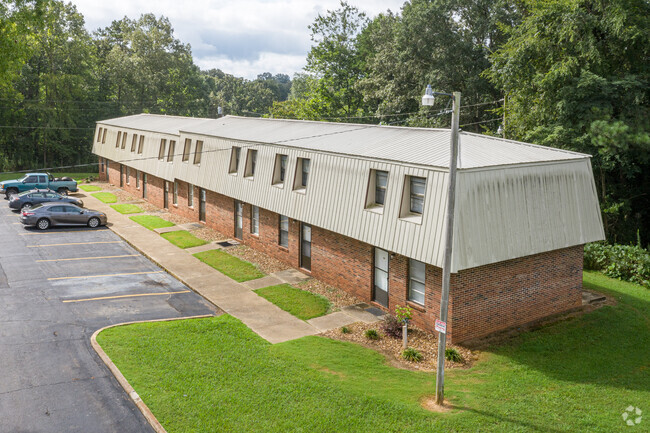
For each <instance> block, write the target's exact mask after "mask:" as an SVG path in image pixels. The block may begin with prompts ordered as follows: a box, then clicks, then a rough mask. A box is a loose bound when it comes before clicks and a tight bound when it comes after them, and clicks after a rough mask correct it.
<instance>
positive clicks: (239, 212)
mask: <svg viewBox="0 0 650 433" xmlns="http://www.w3.org/2000/svg"><path fill="white" fill-rule="evenodd" d="M243 229H244V204H243V203H242V202H240V201H239V200H235V237H236V238H237V239H242V236H243V234H244V230H243Z"/></svg>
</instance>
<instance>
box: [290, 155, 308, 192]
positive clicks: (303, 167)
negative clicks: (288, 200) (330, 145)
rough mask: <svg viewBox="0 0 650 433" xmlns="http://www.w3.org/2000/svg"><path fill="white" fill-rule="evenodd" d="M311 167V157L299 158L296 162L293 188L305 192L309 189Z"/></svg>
mask: <svg viewBox="0 0 650 433" xmlns="http://www.w3.org/2000/svg"><path fill="white" fill-rule="evenodd" d="M310 169H311V161H310V160H309V159H307V158H298V161H297V163H296V177H295V180H294V182H293V189H294V190H295V191H299V192H304V191H305V190H306V189H307V183H308V182H309V171H310Z"/></svg>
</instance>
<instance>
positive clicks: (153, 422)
mask: <svg viewBox="0 0 650 433" xmlns="http://www.w3.org/2000/svg"><path fill="white" fill-rule="evenodd" d="M206 317H215V316H214V315H212V314H204V315H202V316H188V317H173V318H170V319H156V320H136V321H133V322H124V323H116V324H114V325H109V326H105V327H103V328H101V329H98V330H97V331H95V332H94V333H93V335H92V336H91V337H90V345H91V346H92V347H93V349H94V350H95V352H97V355H99V357H100V358H101V360H102V361H103V362H104V364H106V366H107V367H108V369H109V370H110V371H111V373H112V374H113V376H114V377H115V379H117V381H118V382H119V384H120V385H121V386H122V388H123V389H124V391H125V392H126V393H127V394H128V396H129V398H130V399H131V400H132V401H133V403H135V405H136V406H137V408H138V409H139V410H140V412H141V413H142V415H144V417H145V419H146V420H147V422H148V423H149V425H150V426H151V427H152V428H153V429H154V430H155V431H156V433H167V430H165V428H164V427H163V426H162V425H161V424H160V422H159V421H158V419H156V417H155V416H154V414H153V412H151V409H149V407H148V406H147V405H146V404H145V403H144V401H142V399H141V398H140V396H139V395H138V393H137V392H135V390H134V389H133V387H132V386H131V384H130V383H129V382H128V381H127V380H126V378H125V377H124V375H123V374H122V372H121V371H120V370H119V369H118V368H117V366H116V365H115V364H114V363H113V361H111V358H109V357H108V355H107V354H106V352H104V349H102V347H101V346H100V345H99V343H98V342H97V335H99V333H100V332H102V331H104V330H106V329H109V328H115V327H116V326H123V325H132V324H135V323H152V322H171V321H173V320H185V319H203V318H206Z"/></svg>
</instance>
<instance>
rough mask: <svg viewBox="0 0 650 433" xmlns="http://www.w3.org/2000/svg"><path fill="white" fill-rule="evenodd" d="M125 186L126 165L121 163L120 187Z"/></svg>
mask: <svg viewBox="0 0 650 433" xmlns="http://www.w3.org/2000/svg"><path fill="white" fill-rule="evenodd" d="M123 186H124V166H123V165H122V164H120V188H122V187H123Z"/></svg>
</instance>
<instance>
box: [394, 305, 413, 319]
mask: <svg viewBox="0 0 650 433" xmlns="http://www.w3.org/2000/svg"><path fill="white" fill-rule="evenodd" d="M395 317H397V321H398V322H400V323H404V322H408V321H409V320H411V319H412V318H413V310H411V307H400V306H399V305H398V306H396V307H395Z"/></svg>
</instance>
